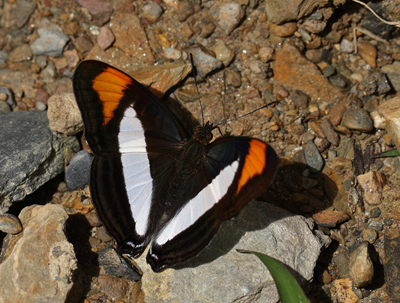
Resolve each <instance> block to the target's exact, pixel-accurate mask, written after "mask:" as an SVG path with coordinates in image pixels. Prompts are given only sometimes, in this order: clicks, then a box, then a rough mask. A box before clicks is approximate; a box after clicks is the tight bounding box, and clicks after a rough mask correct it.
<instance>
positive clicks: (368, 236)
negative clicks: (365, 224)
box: [362, 228, 378, 244]
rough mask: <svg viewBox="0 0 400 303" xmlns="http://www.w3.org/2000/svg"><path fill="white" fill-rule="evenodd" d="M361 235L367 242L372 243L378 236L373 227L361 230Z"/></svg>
mask: <svg viewBox="0 0 400 303" xmlns="http://www.w3.org/2000/svg"><path fill="white" fill-rule="evenodd" d="M362 237H363V239H364V240H365V241H367V242H368V243H370V244H374V243H375V241H376V239H377V238H378V233H377V232H376V231H375V230H374V229H371V228H367V229H365V230H364V231H363V232H362Z"/></svg>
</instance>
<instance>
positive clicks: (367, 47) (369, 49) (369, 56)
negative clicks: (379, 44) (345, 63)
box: [357, 42, 377, 68]
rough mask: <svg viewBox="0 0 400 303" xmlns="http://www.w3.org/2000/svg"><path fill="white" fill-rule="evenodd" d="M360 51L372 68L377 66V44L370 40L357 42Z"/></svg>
mask: <svg viewBox="0 0 400 303" xmlns="http://www.w3.org/2000/svg"><path fill="white" fill-rule="evenodd" d="M357 47H358V52H359V53H360V56H361V57H362V58H363V59H364V60H365V62H367V64H369V66H371V68H376V55H377V50H376V48H375V46H373V45H372V44H370V43H368V42H357Z"/></svg>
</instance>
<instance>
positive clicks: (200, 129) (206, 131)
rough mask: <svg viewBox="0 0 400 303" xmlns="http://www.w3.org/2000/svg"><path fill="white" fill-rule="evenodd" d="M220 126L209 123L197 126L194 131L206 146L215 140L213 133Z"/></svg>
mask: <svg viewBox="0 0 400 303" xmlns="http://www.w3.org/2000/svg"><path fill="white" fill-rule="evenodd" d="M217 127H218V126H214V125H213V124H212V123H210V122H209V121H207V123H206V124H205V125H204V126H197V127H196V129H195V130H194V135H195V136H196V138H197V139H198V140H202V141H204V142H205V143H206V144H208V143H210V141H211V140H212V139H213V134H212V131H213V130H214V129H216V128H217Z"/></svg>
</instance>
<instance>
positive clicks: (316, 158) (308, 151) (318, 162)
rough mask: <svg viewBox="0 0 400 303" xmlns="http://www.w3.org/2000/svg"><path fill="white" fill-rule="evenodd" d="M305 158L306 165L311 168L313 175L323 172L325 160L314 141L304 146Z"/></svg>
mask: <svg viewBox="0 0 400 303" xmlns="http://www.w3.org/2000/svg"><path fill="white" fill-rule="evenodd" d="M303 149H304V156H305V158H306V163H307V165H308V167H309V168H310V170H311V172H312V173H318V172H320V171H321V170H322V168H323V166H324V159H323V158H322V156H321V154H320V153H319V151H318V148H317V146H316V145H315V144H314V142H313V141H308V142H307V143H306V144H305V145H304V146H303Z"/></svg>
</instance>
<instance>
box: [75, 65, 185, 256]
mask: <svg viewBox="0 0 400 303" xmlns="http://www.w3.org/2000/svg"><path fill="white" fill-rule="evenodd" d="M73 87H74V93H75V97H76V100H77V103H78V106H79V109H80V111H81V114H82V118H83V122H84V126H85V138H86V140H87V142H88V144H89V147H90V148H91V149H92V151H93V153H94V155H95V157H94V159H93V162H92V168H91V176H90V178H91V180H90V188H91V195H92V201H93V204H94V205H95V207H96V211H97V213H98V216H99V218H100V220H101V221H102V222H103V224H104V226H105V227H106V229H107V230H108V232H109V233H110V235H111V236H112V237H113V238H114V239H115V241H116V243H117V248H118V250H119V252H120V253H127V254H130V255H131V256H134V257H135V256H138V255H139V254H140V253H141V252H142V251H143V249H144V248H145V246H146V245H147V243H148V242H149V239H150V237H149V235H151V234H152V232H153V231H154V230H155V229H156V227H157V224H158V219H159V217H160V216H161V214H162V212H163V201H162V198H163V197H162V195H160V193H163V192H164V191H165V189H164V188H162V187H163V184H164V183H165V182H164V183H162V182H159V181H158V180H159V179H160V178H161V177H168V176H169V174H170V173H172V169H173V162H174V158H175V156H176V153H177V152H179V149H180V148H181V146H182V144H183V143H184V141H185V139H186V138H187V136H188V135H187V133H186V131H185V129H184V128H183V127H182V125H181V124H180V122H179V121H178V120H177V118H176V117H175V116H174V114H173V113H172V112H171V111H170V110H169V109H168V108H167V107H166V106H165V105H164V104H163V103H162V102H160V101H159V100H158V98H157V97H155V96H154V95H153V94H152V93H151V92H150V91H148V90H147V89H146V88H145V87H143V86H142V85H141V84H139V83H138V82H137V81H135V80H134V79H132V78H131V77H130V76H128V75H127V74H125V73H123V72H121V71H119V70H117V69H115V68H113V67H111V66H109V65H107V64H105V63H103V62H99V61H93V60H88V61H84V62H82V63H81V64H80V65H79V66H78V67H77V69H76V71H75V74H74V79H73ZM164 186H165V185H164ZM154 193H159V194H158V195H155V194H154ZM156 200H157V202H158V203H155V202H154V201H156ZM150 218H152V219H151V220H150Z"/></svg>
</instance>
